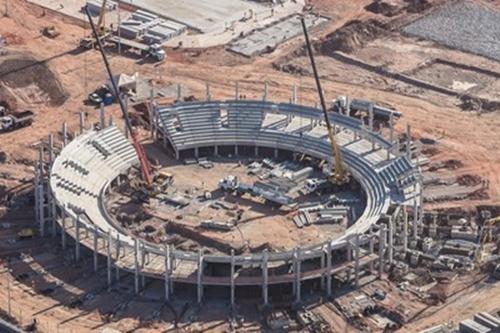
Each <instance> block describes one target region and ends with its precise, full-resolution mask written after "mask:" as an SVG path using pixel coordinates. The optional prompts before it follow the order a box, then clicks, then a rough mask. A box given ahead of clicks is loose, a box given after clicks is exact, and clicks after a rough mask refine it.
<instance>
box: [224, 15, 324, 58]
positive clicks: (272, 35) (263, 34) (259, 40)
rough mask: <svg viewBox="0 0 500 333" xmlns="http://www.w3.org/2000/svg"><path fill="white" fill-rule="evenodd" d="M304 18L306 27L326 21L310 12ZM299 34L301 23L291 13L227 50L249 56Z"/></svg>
mask: <svg viewBox="0 0 500 333" xmlns="http://www.w3.org/2000/svg"><path fill="white" fill-rule="evenodd" d="M305 19H306V25H307V27H308V28H310V27H313V26H316V25H318V24H321V23H324V22H326V21H328V19H327V18H325V17H321V16H316V15H311V14H309V15H307V16H306V17H305ZM300 34H302V25H301V23H300V19H299V15H293V16H291V17H288V18H286V19H284V20H282V21H280V22H277V23H274V24H271V25H269V26H267V27H265V28H263V29H260V30H256V31H254V32H252V33H250V34H249V35H247V36H245V37H243V38H240V39H238V40H236V41H234V42H233V43H231V44H230V45H229V50H231V51H233V52H235V53H238V54H241V55H244V56H246V57H251V56H253V55H256V54H261V53H264V52H269V51H270V50H274V49H275V48H276V47H277V46H278V45H279V44H280V43H283V42H285V41H286V40H288V39H290V38H293V37H295V36H297V35H300Z"/></svg>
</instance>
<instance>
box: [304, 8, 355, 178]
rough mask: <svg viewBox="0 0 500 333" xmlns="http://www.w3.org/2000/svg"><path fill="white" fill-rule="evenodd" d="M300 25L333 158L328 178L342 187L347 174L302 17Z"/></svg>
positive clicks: (347, 176)
mask: <svg viewBox="0 0 500 333" xmlns="http://www.w3.org/2000/svg"><path fill="white" fill-rule="evenodd" d="M300 21H301V23H302V29H303V30H304V37H305V39H306V46H307V51H308V53H309V59H310V61H311V66H312V69H313V73H314V79H315V80H316V88H317V89H318V94H319V100H320V102H321V108H322V109H323V115H324V117H325V122H326V128H327V130H328V138H329V139H330V145H331V146H332V156H333V157H334V158H335V164H334V165H333V166H332V170H331V175H330V176H329V180H330V182H332V183H333V184H336V185H339V186H340V185H344V184H347V183H348V182H349V179H350V177H349V174H348V173H347V171H346V169H345V167H344V163H343V160H342V153H341V151H340V148H339V146H338V144H337V141H336V140H335V133H334V131H333V127H332V124H331V122H330V118H329V117H328V112H327V109H326V103H325V97H324V96H323V89H322V88H321V82H320V81H319V76H318V70H317V69H316V63H315V61H314V56H313V53H312V48H311V43H310V42H309V35H308V34H307V27H306V22H305V20H304V17H303V16H302V17H301V19H300Z"/></svg>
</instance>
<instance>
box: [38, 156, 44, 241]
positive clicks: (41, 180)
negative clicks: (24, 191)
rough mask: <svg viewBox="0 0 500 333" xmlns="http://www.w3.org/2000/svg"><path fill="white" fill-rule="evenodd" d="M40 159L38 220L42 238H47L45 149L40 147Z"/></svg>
mask: <svg viewBox="0 0 500 333" xmlns="http://www.w3.org/2000/svg"><path fill="white" fill-rule="evenodd" d="M39 154H40V158H39V161H38V163H37V164H38V188H37V189H36V190H37V191H38V218H39V219H40V221H39V222H40V236H41V237H44V236H45V193H44V192H45V191H44V186H45V185H44V184H45V175H44V170H43V147H41V146H40V152H39Z"/></svg>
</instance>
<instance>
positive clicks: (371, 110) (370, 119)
mask: <svg viewBox="0 0 500 333" xmlns="http://www.w3.org/2000/svg"><path fill="white" fill-rule="evenodd" d="M368 126H369V128H370V131H371V132H373V130H374V126H373V103H370V107H369V109H368ZM370 140H371V142H372V149H373V150H374V149H375V139H373V137H371V139H370Z"/></svg>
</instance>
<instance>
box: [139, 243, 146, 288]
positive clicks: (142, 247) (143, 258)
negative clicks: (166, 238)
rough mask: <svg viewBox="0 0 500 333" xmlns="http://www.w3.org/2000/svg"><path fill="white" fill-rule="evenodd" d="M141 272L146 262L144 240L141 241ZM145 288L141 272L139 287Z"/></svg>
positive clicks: (143, 276) (144, 278)
mask: <svg viewBox="0 0 500 333" xmlns="http://www.w3.org/2000/svg"><path fill="white" fill-rule="evenodd" d="M140 245H141V272H142V271H143V270H144V264H145V263H146V247H145V246H144V241H141V243H140ZM145 288H146V276H145V275H144V274H141V289H142V290H144V289H145Z"/></svg>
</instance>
